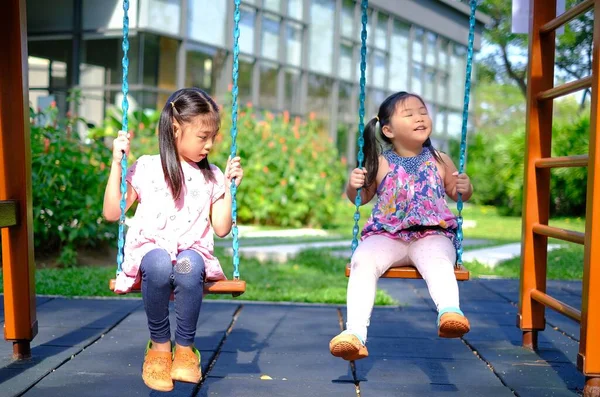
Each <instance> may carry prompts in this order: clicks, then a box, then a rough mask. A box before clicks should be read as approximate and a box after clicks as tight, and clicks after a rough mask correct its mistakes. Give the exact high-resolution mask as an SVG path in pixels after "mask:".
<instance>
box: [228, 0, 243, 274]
mask: <svg viewBox="0 0 600 397" xmlns="http://www.w3.org/2000/svg"><path fill="white" fill-rule="evenodd" d="M240 14H241V13H240V0H235V9H234V12H233V25H234V26H233V70H232V77H233V84H232V85H233V86H232V88H231V96H232V104H231V153H230V157H231V158H232V159H233V158H234V157H235V156H236V153H237V143H236V139H237V133H238V129H237V128H238V127H237V122H238V120H237V114H238V77H239V56H240V47H239V38H240ZM236 193H237V186H236V184H235V180H232V181H231V219H232V234H233V278H234V279H235V280H239V278H240V272H239V265H240V257H239V238H238V227H237V200H236Z"/></svg>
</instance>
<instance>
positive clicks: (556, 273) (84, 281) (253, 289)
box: [0, 203, 585, 305]
mask: <svg viewBox="0 0 600 397" xmlns="http://www.w3.org/2000/svg"><path fill="white" fill-rule="evenodd" d="M369 212H370V209H369V208H368V207H366V206H365V207H363V208H361V221H360V225H361V226H362V225H363V224H364V222H365V220H366V219H367V217H368V215H369ZM352 214H353V210H352V206H351V204H350V203H348V213H347V214H340V218H339V219H338V220H337V221H338V222H337V225H338V226H337V227H336V228H335V229H333V230H331V232H332V234H339V235H340V236H342V238H345V239H348V243H349V244H350V239H351V235H352V226H353V218H352ZM463 217H464V218H465V220H472V221H475V222H476V226H475V227H472V228H466V229H465V231H464V235H465V238H470V239H485V240H488V241H489V244H486V245H497V244H504V243H511V242H518V241H520V238H521V219H520V218H518V217H505V216H501V215H499V214H498V212H497V211H496V209H495V208H492V207H479V206H469V207H467V208H465V210H464V211H463ZM550 224H551V225H553V226H556V227H562V228H566V229H571V230H576V231H583V230H584V228H585V222H584V220H583V219H574V218H567V219H554V220H552V221H551V222H550ZM293 240H294V241H298V239H293ZM315 240H317V241H322V240H323V239H319V238H317V239H315ZM289 241H290V239H284V240H283V242H289ZM277 242H278V241H273V239H270V244H276V243H277ZM551 242H552V243H560V244H561V245H562V247H563V248H561V249H559V250H555V251H551V252H550V253H549V256H548V258H549V260H548V278H549V279H580V278H581V277H582V272H583V271H582V265H583V247H581V246H578V245H574V244H568V243H564V242H559V241H551ZM243 243H244V244H246V242H245V241H244V242H243ZM248 245H250V244H248ZM216 254H217V255H218V257H219V258H221V264H222V265H223V268H224V270H225V273H226V274H227V275H230V274H232V265H231V259H230V258H229V257H227V256H226V255H225V249H224V248H223V247H217V248H216ZM345 263H346V259H344V258H338V257H335V256H331V255H329V254H328V253H327V250H322V251H310V252H305V253H303V254H301V255H299V256H298V257H297V258H296V259H295V260H294V261H292V262H290V263H286V264H276V263H267V264H261V263H259V262H258V261H256V260H252V259H242V264H241V267H240V273H241V275H242V279H244V280H246V282H247V292H246V293H245V294H244V295H242V297H241V299H244V300H262V301H289V302H306V303H334V304H344V303H345V302H346V285H347V279H346V277H345V276H344V273H343V272H344V266H345ZM465 265H466V266H467V268H468V269H469V270H470V271H471V274H472V276H473V277H477V276H486V275H492V276H501V277H510V278H518V277H519V272H520V260H519V258H515V259H512V260H509V261H506V262H504V263H501V264H499V265H498V266H497V267H496V268H494V269H489V268H487V267H486V266H484V265H482V264H480V263H466V264H465ZM114 275H115V265H114V260H112V259H111V260H110V261H107V266H99V265H96V266H88V267H79V268H71V269H69V268H67V269H62V268H39V269H38V270H37V272H36V290H37V292H38V293H39V294H45V295H63V296H114V294H113V293H112V292H111V291H110V290H109V289H108V280H109V279H111V278H114ZM0 292H2V273H0ZM129 296H139V294H131V295H129ZM215 298H217V299H233V298H231V297H228V296H225V295H216V296H215V295H211V296H208V299H215ZM376 304H378V305H386V304H395V302H394V301H393V299H392V298H391V297H390V296H389V295H387V294H386V293H384V292H381V291H379V292H378V294H377V298H376Z"/></svg>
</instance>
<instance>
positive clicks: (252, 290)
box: [0, 248, 396, 305]
mask: <svg viewBox="0 0 600 397" xmlns="http://www.w3.org/2000/svg"><path fill="white" fill-rule="evenodd" d="M215 253H216V254H217V255H218V256H219V258H221V264H222V266H223V270H224V271H225V273H226V274H227V275H230V274H232V270H233V265H232V262H231V258H229V257H227V256H226V255H225V254H224V251H223V250H222V249H219V248H217V249H216V252H215ZM345 263H346V261H345V260H344V259H343V258H336V257H334V256H331V255H328V254H326V253H323V252H319V251H307V252H304V253H302V254H300V255H299V256H298V257H297V258H296V259H295V260H294V261H293V262H290V263H285V264H276V263H266V264H261V263H259V262H258V261H256V260H252V259H242V261H241V265H240V273H241V278H242V279H243V280H245V281H246V283H247V284H246V285H247V286H246V288H247V290H246V293H244V295H242V296H241V297H240V298H239V299H244V300H252V301H285V302H303V303H332V304H345V302H346V285H347V282H348V280H347V278H346V277H345V276H344V267H345ZM114 276H115V268H114V266H110V267H108V266H97V267H80V268H68V269H60V268H46V269H38V270H37V272H36V291H37V293H38V294H42V295H63V296H115V295H114V294H113V293H112V292H111V291H110V290H109V289H108V281H109V280H110V279H111V278H114ZM1 291H2V274H1V273H0V292H1ZM128 296H139V294H130V295H128ZM207 298H208V299H234V298H232V297H231V296H228V295H209V296H208V297H207ZM376 304H377V305H392V304H396V302H395V301H394V300H393V299H392V298H391V297H390V296H389V295H388V294H386V293H385V292H382V291H378V292H377V297H376Z"/></svg>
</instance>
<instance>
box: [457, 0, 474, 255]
mask: <svg viewBox="0 0 600 397" xmlns="http://www.w3.org/2000/svg"><path fill="white" fill-rule="evenodd" d="M470 5H471V15H470V18H469V43H468V47H467V70H466V77H465V97H464V106H463V118H462V130H461V138H460V159H459V164H458V172H459V174H462V173H464V169H465V160H466V150H467V129H468V123H469V100H470V98H471V70H472V65H473V42H474V39H475V22H476V21H475V13H476V11H477V0H471V1H470ZM456 207H457V209H458V216H457V222H458V231H457V232H456V238H457V239H458V250H457V251H456V264H457V266H461V265H462V263H463V262H462V254H463V244H462V243H463V229H462V225H463V217H462V210H463V200H462V194H461V193H459V194H458V202H457V203H456Z"/></svg>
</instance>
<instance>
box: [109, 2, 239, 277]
mask: <svg viewBox="0 0 600 397" xmlns="http://www.w3.org/2000/svg"><path fill="white" fill-rule="evenodd" d="M128 11H129V0H123V12H124V15H123V46H122V47H123V62H122V65H123V84H122V93H123V101H122V102H121V107H122V111H123V126H122V130H123V131H125V132H127V131H128V119H127V113H128V111H129V101H128V100H127V94H128V92H129V83H128V81H127V78H128V73H129V59H128V57H127V53H128V51H129V17H128V16H127V13H128ZM233 20H234V29H233V88H232V92H231V93H232V97H233V101H232V102H233V104H232V107H231V120H232V125H231V153H230V154H231V158H233V157H235V155H236V153H237V143H236V138H237V113H238V77H239V54H240V48H239V44H238V41H239V40H238V39H239V37H240V28H239V22H240V0H235V12H234V16H233ZM126 173H127V156H126V155H125V153H123V157H122V159H121V216H120V219H119V241H118V254H117V276H118V275H119V273H121V270H122V265H123V259H124V257H123V249H124V246H125V237H124V226H125V206H126V199H125V195H126V192H127V184H126ZM236 193H237V187H236V185H235V181H232V182H231V199H232V207H231V218H232V221H233V228H232V233H233V278H234V279H236V280H237V279H239V278H240V272H239V264H240V258H239V240H238V228H237V201H236Z"/></svg>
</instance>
